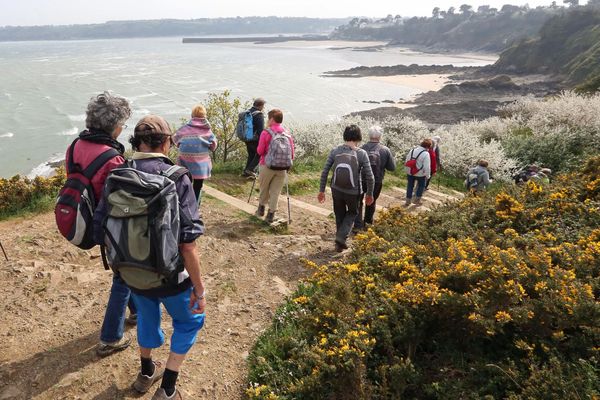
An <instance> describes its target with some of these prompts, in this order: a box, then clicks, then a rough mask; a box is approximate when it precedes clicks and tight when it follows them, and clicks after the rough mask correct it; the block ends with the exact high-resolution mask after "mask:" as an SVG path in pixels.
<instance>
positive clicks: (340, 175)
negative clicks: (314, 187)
mask: <svg viewBox="0 0 600 400" xmlns="http://www.w3.org/2000/svg"><path fill="white" fill-rule="evenodd" d="M358 170H359V166H358V155H357V153H356V150H352V149H350V148H348V151H344V152H343V153H340V154H337V155H336V156H335V158H334V160H333V178H332V179H331V187H334V188H336V189H342V190H356V189H360V186H359V185H360V182H359V175H358V172H359V171H358Z"/></svg>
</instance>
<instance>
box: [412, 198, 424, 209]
mask: <svg viewBox="0 0 600 400" xmlns="http://www.w3.org/2000/svg"><path fill="white" fill-rule="evenodd" d="M413 204H414V205H415V206H417V207H418V206H421V205H423V202H422V201H421V198H420V197H415V199H414V200H413Z"/></svg>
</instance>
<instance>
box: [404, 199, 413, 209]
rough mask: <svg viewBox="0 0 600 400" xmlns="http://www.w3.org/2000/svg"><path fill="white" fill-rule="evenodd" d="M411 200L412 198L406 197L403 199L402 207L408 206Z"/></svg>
mask: <svg viewBox="0 0 600 400" xmlns="http://www.w3.org/2000/svg"><path fill="white" fill-rule="evenodd" d="M411 202H412V199H409V198H406V200H405V201H404V207H408V206H410V203H411Z"/></svg>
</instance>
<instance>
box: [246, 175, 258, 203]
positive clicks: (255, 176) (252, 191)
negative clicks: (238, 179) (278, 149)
mask: <svg viewBox="0 0 600 400" xmlns="http://www.w3.org/2000/svg"><path fill="white" fill-rule="evenodd" d="M257 177H258V175H256V174H255V175H254V181H252V188H251V189H250V194H249V195H248V203H250V199H251V198H252V193H254V187H255V186H256V178H257Z"/></svg>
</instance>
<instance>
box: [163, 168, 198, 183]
mask: <svg viewBox="0 0 600 400" xmlns="http://www.w3.org/2000/svg"><path fill="white" fill-rule="evenodd" d="M162 175H163V176H166V177H167V178H169V179H170V180H172V181H173V182H177V181H178V180H179V179H181V177H183V176H184V175H187V176H188V178H190V181H193V180H194V178H192V175H191V174H190V171H189V170H188V169H187V168H184V167H181V166H179V165H173V166H171V167H169V169H167V170H166V171H163V173H162Z"/></svg>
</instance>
